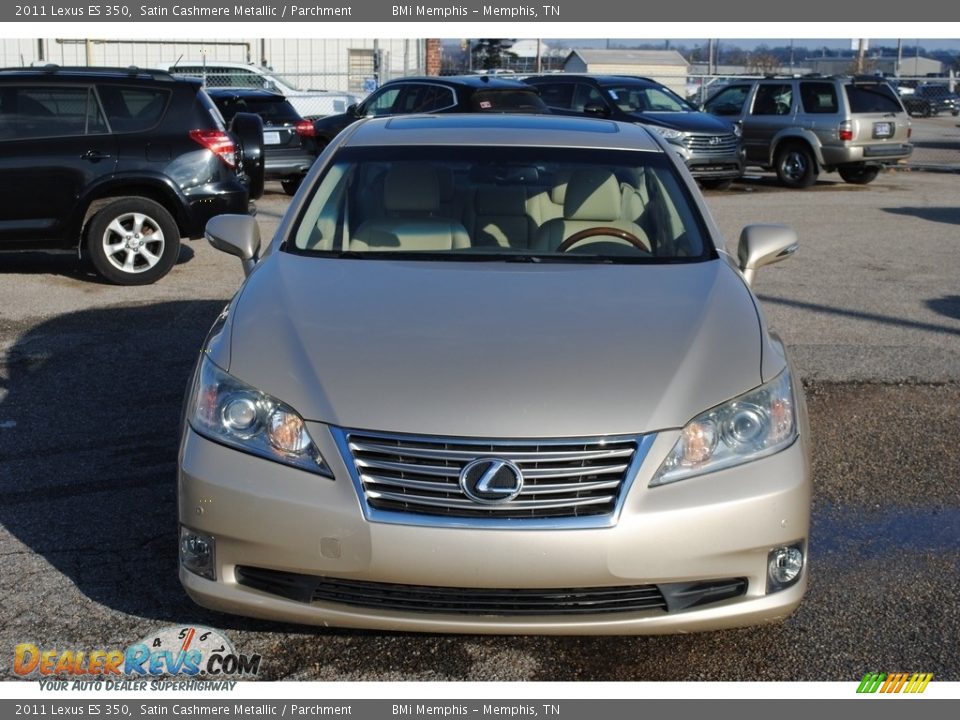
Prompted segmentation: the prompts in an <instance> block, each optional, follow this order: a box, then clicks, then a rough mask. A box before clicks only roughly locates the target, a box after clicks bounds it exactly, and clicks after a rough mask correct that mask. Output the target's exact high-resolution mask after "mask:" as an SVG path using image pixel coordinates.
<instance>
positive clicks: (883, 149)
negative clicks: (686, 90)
mask: <svg viewBox="0 0 960 720" xmlns="http://www.w3.org/2000/svg"><path fill="white" fill-rule="evenodd" d="M703 109H704V110H705V111H707V112H709V113H713V114H714V115H719V116H721V117H724V118H726V119H728V120H733V121H735V122H739V123H740V124H741V127H742V129H743V144H744V148H745V150H746V154H747V163H748V164H750V165H759V166H761V167H763V168H767V169H773V170H775V171H776V173H777V177H778V178H779V179H780V182H782V183H783V184H784V185H786V186H788V187H796V188H804V187H809V186H810V185H813V183H815V182H816V180H817V175H818V174H819V173H820V172H832V171H834V170H836V171H837V172H839V173H840V177H842V178H843V179H844V180H845V181H847V182H849V183H856V184H860V185H865V184H866V183H869V182H871V181H873V180H874V178H876V177H877V174H878V173H879V172H880V168H881V167H882V166H883V165H886V164H889V163H894V162H896V161H898V160H903V159H904V158H907V157H909V156H910V153H911V152H912V150H913V146H912V145H911V144H910V143H909V139H910V133H911V129H910V120H909V117H908V116H907V112H906V111H905V110H904V108H903V105H902V103H901V102H900V99H899V97H897V93H896V91H894V90H893V88H891V87H890V85H889V84H888V83H887V82H886V81H885V80H882V79H879V78H874V77H871V78H859V77H858V78H849V77H847V78H834V77H801V78H795V77H776V78H763V79H757V80H745V81H742V82H735V83H733V84H731V85H727V86H726V87H724V88H723V89H722V90H721V91H720V92H718V93H717V94H716V95H714V96H713V97H711V98H710V99H709V100H707V102H706V103H704V106H703Z"/></svg>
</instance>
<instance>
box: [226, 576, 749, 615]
mask: <svg viewBox="0 0 960 720" xmlns="http://www.w3.org/2000/svg"><path fill="white" fill-rule="evenodd" d="M235 576H236V579H237V582H238V583H239V584H240V585H244V586H246V587H249V588H253V589H255V590H260V591H262V592H265V593H270V594H271V595H277V596H280V597H284V598H287V599H288V600H294V601H296V602H301V603H313V602H330V603H339V604H341V605H353V606H357V607H367V608H377V609H380V610H399V611H404V612H420V613H456V614H461V615H505V616H509V615H514V616H516V615H595V614H600V613H629V612H639V611H643V610H659V611H661V612H681V611H684V610H689V609H691V608H695V607H701V606H703V605H710V604H712V603H716V602H721V601H723V600H731V599H733V598H737V597H742V596H743V595H745V594H746V592H747V581H746V578H726V579H718V580H702V581H695V582H684V583H664V584H660V585H653V584H649V585H619V586H612V587H587V588H545V589H533V590H531V589H527V588H523V589H517V588H453V587H435V586H431V585H402V584H395V583H378V582H368V581H366V580H344V579H342V578H330V577H322V576H316V575H304V574H301V573H292V572H283V571H280V570H268V569H266V568H256V567H247V566H238V567H237V568H236V570H235Z"/></svg>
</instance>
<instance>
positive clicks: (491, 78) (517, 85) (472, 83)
mask: <svg viewBox="0 0 960 720" xmlns="http://www.w3.org/2000/svg"><path fill="white" fill-rule="evenodd" d="M404 82H430V83H436V84H439V85H447V86H449V87H469V88H474V89H477V90H484V89H492V90H529V89H530V86H529V85H525V84H524V83H522V82H520V81H519V80H516V79H514V78H509V77H503V76H502V75H438V76H433V75H429V76H415V77H403V78H395V79H394V80H390V81H388V82H385V83H384V84H383V85H382V86H381V87H386V86H387V85H396V84H399V83H404Z"/></svg>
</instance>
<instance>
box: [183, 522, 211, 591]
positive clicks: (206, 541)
mask: <svg viewBox="0 0 960 720" xmlns="http://www.w3.org/2000/svg"><path fill="white" fill-rule="evenodd" d="M215 550H216V541H215V540H214V539H213V537H211V536H210V535H204V534H203V533H198V532H196V531H195V530H188V529H187V528H185V527H181V528H180V564H181V565H183V567H185V568H186V569H187V570H189V571H190V572H192V573H193V574H194V575H199V576H200V577H203V578H207V580H216V579H217V569H216V565H215V564H214V562H215V559H216V552H215Z"/></svg>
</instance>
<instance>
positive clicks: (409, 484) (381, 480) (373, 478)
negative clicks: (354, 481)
mask: <svg viewBox="0 0 960 720" xmlns="http://www.w3.org/2000/svg"><path fill="white" fill-rule="evenodd" d="M360 479H361V480H363V482H364V484H368V483H369V484H376V485H391V486H393V487H401V488H409V489H411V490H432V491H434V492H460V486H459V485H458V484H457V483H455V482H454V483H442V482H431V481H429V480H407V479H406V478H395V477H387V476H386V475H374V474H372V473H362V474H361V475H360Z"/></svg>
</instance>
